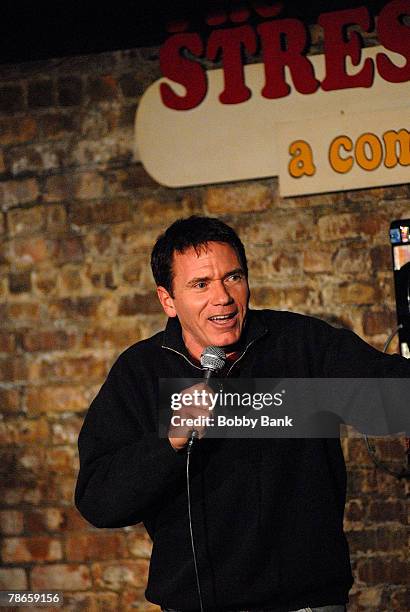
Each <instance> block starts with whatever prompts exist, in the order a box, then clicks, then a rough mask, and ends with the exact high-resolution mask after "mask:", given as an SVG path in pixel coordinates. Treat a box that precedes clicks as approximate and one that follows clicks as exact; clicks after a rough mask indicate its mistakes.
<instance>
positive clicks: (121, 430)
mask: <svg viewBox="0 0 410 612" xmlns="http://www.w3.org/2000/svg"><path fill="white" fill-rule="evenodd" d="M122 357H123V356H121V357H120V358H119V359H118V360H117V362H116V363H115V364H114V366H113V367H112V369H111V371H110V373H109V375H108V377H107V379H106V381H105V383H104V384H103V386H102V388H101V389H100V391H99V393H98V394H97V396H96V397H95V399H94V400H93V402H92V403H91V406H90V408H89V410H88V412H87V415H86V417H85V420H84V423H83V426H82V429H81V431H80V435H79V439H78V448H79V456H80V472H79V475H78V480H77V486H76V491H75V503H76V506H77V508H78V510H79V511H80V512H81V514H82V515H83V516H84V518H86V519H87V520H88V521H89V522H90V523H91V524H92V525H94V526H96V527H124V526H126V525H133V524H135V523H138V522H140V521H142V520H144V517H147V516H148V517H150V518H153V517H154V516H155V508H156V506H157V505H158V504H160V503H161V499H162V498H163V497H164V496H166V495H167V494H168V495H169V494H170V492H171V491H172V490H173V491H175V490H176V487H178V486H182V485H183V482H184V480H183V473H184V465H185V456H184V453H180V452H176V451H175V450H174V449H173V448H172V446H171V445H170V443H169V441H168V439H160V438H159V436H158V433H157V431H156V427H155V414H156V406H153V394H152V392H151V393H150V390H149V381H147V380H146V379H145V380H144V383H142V380H141V381H140V384H138V381H137V380H136V378H137V377H136V376H135V372H131V369H130V368H129V367H128V364H127V361H126V359H123V358H122ZM152 384H154V383H152Z"/></svg>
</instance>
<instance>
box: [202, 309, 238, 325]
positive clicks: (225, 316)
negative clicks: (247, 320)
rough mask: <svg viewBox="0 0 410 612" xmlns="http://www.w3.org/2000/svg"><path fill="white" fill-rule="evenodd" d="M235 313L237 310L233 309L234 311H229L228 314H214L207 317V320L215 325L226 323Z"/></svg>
mask: <svg viewBox="0 0 410 612" xmlns="http://www.w3.org/2000/svg"><path fill="white" fill-rule="evenodd" d="M237 314H238V311H237V310H235V312H231V313H229V314H223V315H214V316H213V317H209V318H208V320H209V321H212V323H216V324H217V325H224V324H227V323H228V322H229V321H232V319H234V318H235V317H236V315H237Z"/></svg>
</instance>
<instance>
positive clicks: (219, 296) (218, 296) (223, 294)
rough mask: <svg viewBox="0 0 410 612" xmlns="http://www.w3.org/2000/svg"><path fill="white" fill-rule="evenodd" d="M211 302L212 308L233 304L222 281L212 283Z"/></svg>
mask: <svg viewBox="0 0 410 612" xmlns="http://www.w3.org/2000/svg"><path fill="white" fill-rule="evenodd" d="M211 301H212V304H213V305H214V306H226V305H227V304H231V303H232V302H233V298H232V296H231V295H230V293H229V291H228V289H227V287H226V285H225V283H224V282H223V281H219V280H218V281H214V282H213V283H212V297H211Z"/></svg>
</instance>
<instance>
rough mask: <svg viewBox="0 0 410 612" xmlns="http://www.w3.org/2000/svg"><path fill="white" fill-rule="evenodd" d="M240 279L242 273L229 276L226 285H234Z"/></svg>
mask: <svg viewBox="0 0 410 612" xmlns="http://www.w3.org/2000/svg"><path fill="white" fill-rule="evenodd" d="M242 279H243V274H242V272H235V273H234V274H231V275H230V276H228V277H227V279H226V280H227V282H228V283H236V282H238V281H240V280H242Z"/></svg>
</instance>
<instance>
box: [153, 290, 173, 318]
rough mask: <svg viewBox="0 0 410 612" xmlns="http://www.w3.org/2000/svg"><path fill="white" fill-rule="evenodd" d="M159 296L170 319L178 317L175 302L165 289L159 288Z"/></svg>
mask: <svg viewBox="0 0 410 612" xmlns="http://www.w3.org/2000/svg"><path fill="white" fill-rule="evenodd" d="M157 295H158V299H159V301H160V302H161V306H162V308H163V309H164V311H165V314H166V315H167V316H168V317H176V316H177V311H176V310H175V306H174V300H173V298H172V297H171V295H170V294H169V292H168V291H167V290H166V289H165V287H157Z"/></svg>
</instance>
